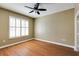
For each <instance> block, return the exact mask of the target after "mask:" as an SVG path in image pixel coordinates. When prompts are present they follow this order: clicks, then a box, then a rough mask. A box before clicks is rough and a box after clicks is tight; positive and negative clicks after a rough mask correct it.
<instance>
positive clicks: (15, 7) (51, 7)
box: [0, 3, 74, 18]
mask: <svg viewBox="0 0 79 59" xmlns="http://www.w3.org/2000/svg"><path fill="white" fill-rule="evenodd" d="M34 4H35V3H0V7H2V8H5V9H9V10H11V11H14V12H18V13H21V14H24V15H27V16H31V17H33V18H37V17H41V16H45V15H48V14H53V13H56V12H60V11H63V10H67V9H71V8H74V4H73V3H41V4H40V6H39V8H46V9H47V11H40V13H41V14H40V15H38V14H36V13H34V12H33V13H29V12H30V11H31V9H28V8H25V7H24V6H30V7H34Z"/></svg>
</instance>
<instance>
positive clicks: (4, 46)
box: [0, 38, 32, 49]
mask: <svg viewBox="0 0 79 59" xmlns="http://www.w3.org/2000/svg"><path fill="white" fill-rule="evenodd" d="M29 40H32V38H31V39H27V40H23V41H20V42H16V43H12V44H8V45H4V46H1V47H0V49H2V48H6V47H9V46H13V45H16V44H19V43H23V42H26V41H29Z"/></svg>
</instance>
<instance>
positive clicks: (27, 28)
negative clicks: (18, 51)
mask: <svg viewBox="0 0 79 59" xmlns="http://www.w3.org/2000/svg"><path fill="white" fill-rule="evenodd" d="M11 18H14V19H15V26H11V24H10V21H11V20H10V19H11ZM17 19H19V20H20V27H17V26H16V21H17ZM22 21H25V26H27V25H28V26H27V27H22ZM26 22H27V25H26ZM12 28H15V30H14V32H15V34H14V37H11V29H12ZM17 28H19V29H20V31H19V32H20V34H19V36H16V34H17V32H16V29H17ZM22 28H25V32H24V33H25V34H24V35H22ZM26 31H27V32H26ZM28 35H29V21H28V20H26V19H23V18H18V17H14V16H9V38H17V37H22V36H28Z"/></svg>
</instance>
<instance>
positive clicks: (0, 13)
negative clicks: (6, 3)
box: [0, 8, 34, 46]
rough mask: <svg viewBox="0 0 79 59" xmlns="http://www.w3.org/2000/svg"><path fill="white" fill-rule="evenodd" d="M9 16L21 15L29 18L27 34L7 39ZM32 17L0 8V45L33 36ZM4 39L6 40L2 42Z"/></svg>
mask: <svg viewBox="0 0 79 59" xmlns="http://www.w3.org/2000/svg"><path fill="white" fill-rule="evenodd" d="M9 16H16V17H21V18H25V19H28V20H29V36H25V37H21V38H15V39H9ZM33 28H34V27H33V19H32V18H30V17H26V16H23V15H20V14H17V13H14V12H11V11H8V10H4V9H2V8H0V46H3V45H7V44H11V43H15V42H18V41H22V40H26V39H29V38H32V37H33V32H34V31H33ZM3 40H5V41H6V42H3Z"/></svg>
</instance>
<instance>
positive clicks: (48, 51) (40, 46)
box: [0, 40, 77, 56]
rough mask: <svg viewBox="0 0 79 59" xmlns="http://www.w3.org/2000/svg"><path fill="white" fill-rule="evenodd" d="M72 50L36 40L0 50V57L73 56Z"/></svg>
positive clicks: (74, 53)
mask: <svg viewBox="0 0 79 59" xmlns="http://www.w3.org/2000/svg"><path fill="white" fill-rule="evenodd" d="M75 55H77V54H76V52H74V51H73V49H72V48H67V47H63V46H59V45H55V44H51V43H47V42H42V41H38V40H30V41H27V42H24V43H21V44H18V45H14V46H11V47H8V48H4V49H0V56H75Z"/></svg>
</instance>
